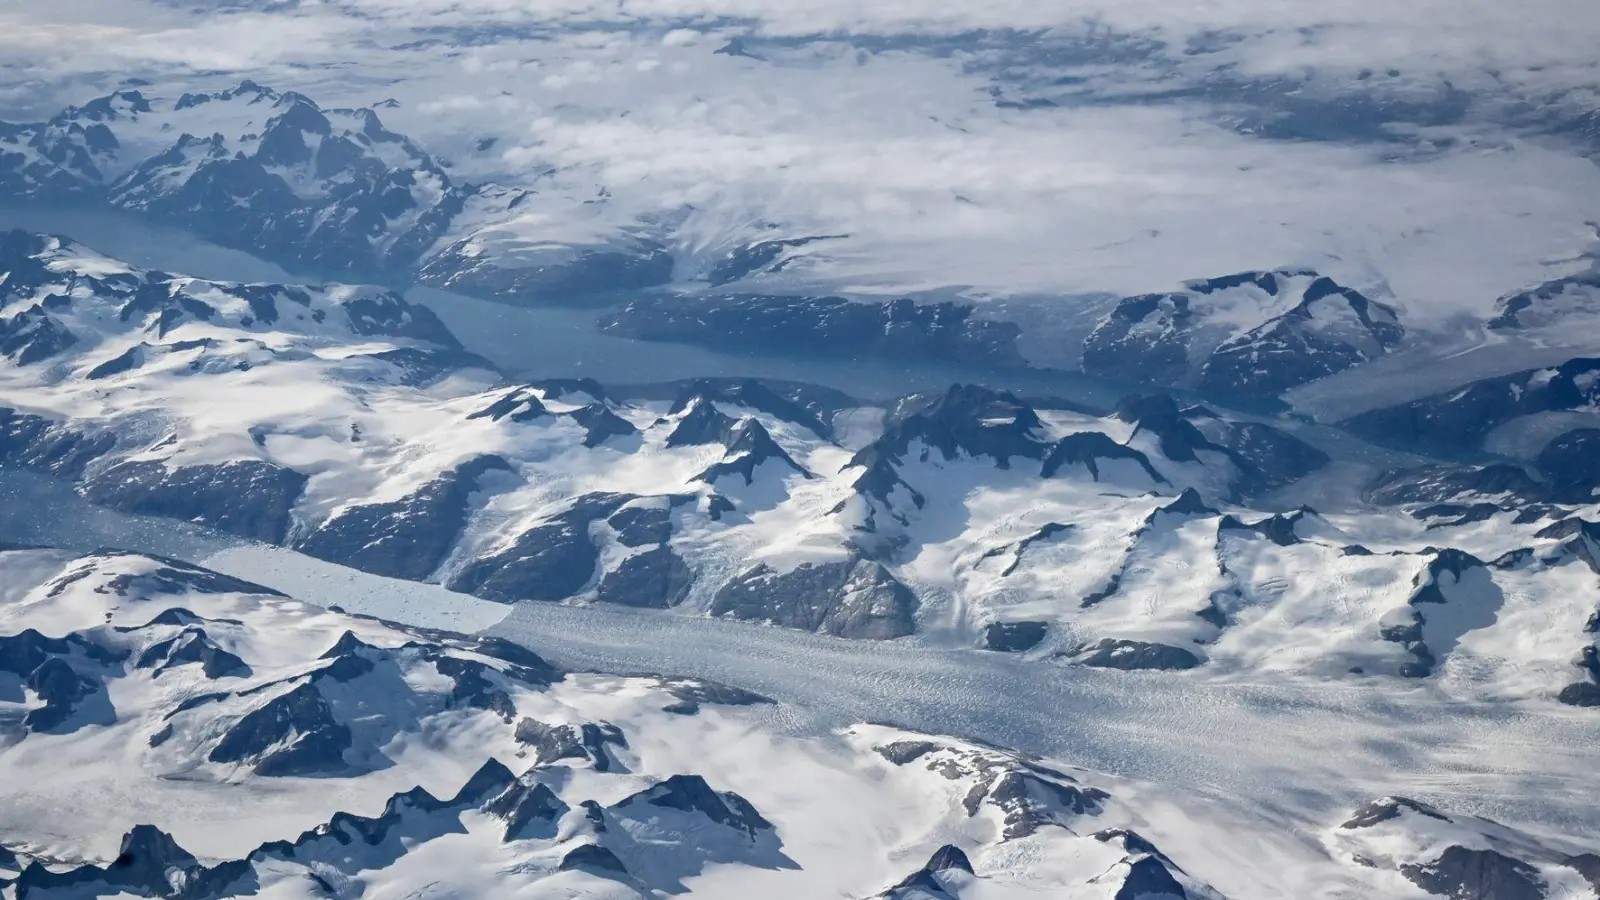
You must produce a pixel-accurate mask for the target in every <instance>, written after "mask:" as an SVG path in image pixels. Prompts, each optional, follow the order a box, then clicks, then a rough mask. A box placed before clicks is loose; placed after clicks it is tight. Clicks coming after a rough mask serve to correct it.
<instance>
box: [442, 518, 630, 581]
mask: <svg viewBox="0 0 1600 900" xmlns="http://www.w3.org/2000/svg"><path fill="white" fill-rule="evenodd" d="M633 499H634V498H633V497H631V496H629V495H626V494H585V495H583V496H582V497H579V498H578V499H577V500H575V501H573V503H572V505H571V506H570V507H568V508H567V509H566V510H563V511H562V512H559V513H557V514H556V515H554V516H551V517H550V518H549V519H546V520H545V521H544V522H543V523H541V524H539V525H537V526H535V527H533V528H531V529H529V530H528V531H525V532H523V533H522V534H521V535H519V536H518V537H517V539H516V540H515V541H514V542H513V543H512V545H511V546H510V547H508V548H506V549H505V550H502V551H500V552H498V553H495V554H492V555H490V556H486V557H481V558H479V559H476V560H473V561H472V562H470V563H468V564H467V565H466V566H464V567H462V569H461V570H460V571H459V572H457V573H456V575H455V577H453V578H452V579H450V582H449V585H448V586H449V587H450V589H451V590H456V591H464V592H466V593H469V594H473V595H475V596H478V597H482V598H483V599H485V600H494V601H496V602H500V603H513V602H516V601H518V600H560V599H562V598H564V597H570V596H572V595H573V594H576V593H578V592H579V591H581V590H582V589H583V588H584V587H585V586H586V585H588V584H589V582H590V581H591V580H592V579H593V578H594V576H595V569H596V567H597V565H598V564H599V561H600V551H599V549H598V548H597V547H596V546H595V543H594V539H593V538H592V537H591V536H590V534H589V526H590V525H591V524H593V523H594V522H595V521H597V520H599V519H604V518H606V517H607V516H610V515H611V514H613V513H615V512H616V511H617V510H618V509H620V508H621V507H622V506H623V505H625V504H626V503H628V502H629V501H630V500H633Z"/></svg>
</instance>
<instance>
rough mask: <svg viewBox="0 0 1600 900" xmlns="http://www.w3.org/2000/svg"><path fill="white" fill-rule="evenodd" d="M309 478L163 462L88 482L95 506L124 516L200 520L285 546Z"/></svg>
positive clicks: (136, 464) (254, 467)
mask: <svg viewBox="0 0 1600 900" xmlns="http://www.w3.org/2000/svg"><path fill="white" fill-rule="evenodd" d="M306 481H307V479H306V476H304V475H302V474H300V473H299V472H296V471H294V470H293V469H286V468H284V467H282V466H277V465H273V464H272V463H268V462H261V461H259V460H235V461H233V462H226V463H218V464H210V465H198V466H181V467H178V468H169V467H168V466H167V464H166V463H165V462H162V461H159V460H139V461H130V462H124V463H119V464H117V465H115V466H112V467H111V468H109V469H106V470H105V471H103V472H99V473H97V474H95V475H94V476H92V477H91V478H89V480H88V481H86V482H85V483H84V486H83V488H84V495H85V496H86V497H88V498H89V500H90V501H91V502H94V503H97V504H100V505H102V506H109V507H111V508H113V509H118V510H121V511H123V512H128V513H136V514H139V515H149V516H161V517H164V518H171V519H182V520H185V521H191V522H198V523H200V524H202V525H206V526H209V527H212V528H215V529H217V530H219V531H226V532H228V533H230V534H236V535H239V536H240V537H246V538H251V539H253V540H258V541H262V542H264V543H269V544H281V543H283V540H284V537H285V536H286V535H287V534H288V531H289V513H290V510H292V509H293V508H294V504H295V502H296V501H297V500H298V499H299V498H300V494H301V492H302V491H303V490H304V489H305V485H306Z"/></svg>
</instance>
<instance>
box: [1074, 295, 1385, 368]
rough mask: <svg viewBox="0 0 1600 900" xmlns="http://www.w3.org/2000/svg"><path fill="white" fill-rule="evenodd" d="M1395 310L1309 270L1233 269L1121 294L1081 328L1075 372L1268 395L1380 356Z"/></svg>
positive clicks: (1383, 349) (1383, 350)
mask: <svg viewBox="0 0 1600 900" xmlns="http://www.w3.org/2000/svg"><path fill="white" fill-rule="evenodd" d="M1404 336H1405V329H1404V328H1403V327H1402V326H1401V323H1400V319H1399V314H1398V312H1397V311H1396V310H1395V309H1394V308H1393V307H1392V306H1390V305H1387V304H1384V303H1380V302H1378V301H1376V300H1373V299H1370V298H1368V297H1367V296H1366V295H1365V294H1363V293H1361V292H1360V291H1357V290H1355V289H1353V288H1349V287H1345V286H1344V285H1341V284H1339V283H1338V282H1336V281H1334V280H1333V279H1331V278H1328V277H1326V276H1323V275H1319V274H1317V273H1316V272H1314V271H1309V270H1279V271H1272V272H1241V273H1238V274H1235V275H1227V276H1223V277H1219V278H1209V279H1205V280H1202V281H1193V282H1190V283H1189V284H1187V285H1186V286H1185V289H1184V290H1183V291H1178V292H1173V293H1167V294H1150V295H1145V296H1139V297H1127V298H1124V299H1123V300H1121V301H1120V302H1118V303H1117V305H1116V307H1115V308H1114V309H1113V310H1112V311H1111V313H1110V314H1109V315H1107V316H1106V318H1105V319H1103V320H1102V321H1101V322H1100V324H1099V326H1098V327H1097V328H1096V329H1095V330H1094V332H1093V333H1092V334H1090V335H1089V338H1088V340H1087V341H1086V342H1085V343H1084V347H1083V370H1084V371H1085V372H1088V373H1090V374H1094V375H1105V376H1109V377H1114V378H1119V379H1121V380H1124V381H1131V382H1144V383H1148V384H1158V385H1162V386H1167V387H1194V388H1197V389H1200V390H1203V391H1208V392H1214V393H1218V394H1222V395H1224V396H1228V395H1233V396H1237V395H1241V394H1266V395H1275V394H1279V393H1282V392H1283V391H1286V390H1288V389H1289V388H1292V387H1296V386H1298V385H1301V384H1305V383H1306V382H1309V381H1314V380H1316V379H1318V378H1322V377H1324V376H1327V375H1332V374H1333V373H1335V372H1340V371H1343V370H1345V369H1348V368H1350V367H1352V366H1355V365H1359V364H1361V363H1363V362H1366V361H1368V360H1371V359H1375V358H1377V357H1379V356H1382V355H1383V354H1384V353H1385V352H1387V351H1388V350H1390V349H1392V348H1394V347H1395V346H1396V345H1398V344H1399V343H1400V341H1401V339H1402V338H1403V337H1404Z"/></svg>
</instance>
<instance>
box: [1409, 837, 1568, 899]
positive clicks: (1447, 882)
mask: <svg viewBox="0 0 1600 900" xmlns="http://www.w3.org/2000/svg"><path fill="white" fill-rule="evenodd" d="M1400 873H1401V874H1402V875H1404V876H1405V877H1406V880H1408V881H1410V882H1411V883H1412V884H1414V885H1416V886H1417V887H1420V888H1422V889H1423V890H1425V891H1427V892H1429V893H1431V894H1437V895H1439V896H1441V897H1450V898H1454V900H1545V881H1544V877H1543V876H1541V875H1540V874H1539V870H1538V869H1535V868H1534V867H1533V866H1531V865H1529V864H1528V863H1526V862H1523V861H1522V860H1520V859H1517V858H1515V857H1511V856H1507V855H1505V854H1503V853H1500V852H1499V851H1496V850H1469V849H1467V848H1466V847H1459V846H1452V847H1448V848H1446V849H1445V851H1444V853H1443V854H1441V855H1440V856H1439V858H1438V859H1436V860H1434V861H1433V862H1431V863H1425V864H1414V863H1407V864H1405V865H1402V866H1401V867H1400Z"/></svg>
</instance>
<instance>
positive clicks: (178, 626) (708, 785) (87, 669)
mask: <svg viewBox="0 0 1600 900" xmlns="http://www.w3.org/2000/svg"><path fill="white" fill-rule="evenodd" d="M0 576H3V581H4V583H5V585H6V588H5V595H4V605H3V606H0V685H6V687H5V690H4V693H0V773H3V775H4V777H5V780H6V784H8V785H10V786H12V787H13V789H12V790H10V791H9V792H8V798H7V803H6V804H5V806H4V808H3V809H0V892H3V893H4V895H5V896H8V897H14V898H16V900H25V898H30V897H32V898H45V897H81V896H109V895H115V896H149V897H169V898H190V900H203V898H212V897H235V896H272V897H326V896H330V895H331V896H356V895H359V896H372V897H404V896H416V895H418V894H419V893H422V894H426V895H429V896H459V897H472V896H493V895H513V896H525V897H541V898H543V897H552V898H554V897H562V898H634V897H663V896H674V895H683V894H690V895H694V896H702V897H711V898H719V897H727V898H734V897H750V896H796V897H799V896H806V897H813V896H815V897H821V896H843V897H860V898H867V897H893V898H901V900H911V898H917V900H926V898H975V900H983V898H1019V900H1020V898H1025V897H1036V896H1051V897H1061V898H1072V900H1173V898H1178V900H1217V898H1223V897H1229V898H1239V900H1253V898H1262V900H1266V898H1274V897H1281V896H1284V895H1285V893H1286V892H1287V893H1290V894H1292V895H1293V896H1300V897H1321V898H1337V897H1349V896H1383V897H1395V898H1417V900H1423V898H1427V897H1441V898H1443V897H1453V898H1461V897H1482V898H1499V897H1530V898H1545V897H1550V898H1554V897H1558V896H1571V897H1584V896H1593V893H1592V892H1593V890H1594V887H1593V885H1594V865H1593V860H1594V858H1595V857H1594V853H1593V849H1592V847H1590V846H1589V845H1587V844H1585V843H1583V841H1582V839H1581V837H1580V838H1576V839H1571V840H1569V839H1562V838H1556V837H1551V836H1534V835H1532V834H1529V833H1526V832H1522V831H1518V830H1516V829H1513V828H1508V827H1505V826H1501V825H1498V824H1496V823H1493V822H1488V821H1486V820H1482V819H1478V818H1474V817H1471V816H1466V815H1456V814H1450V813H1447V812H1443V811H1440V810H1437V809H1434V808H1432V807H1429V806H1426V805H1423V804H1419V803H1415V802H1412V801H1406V800H1398V799H1389V798H1386V799H1381V800H1378V801H1375V802H1374V803H1372V804H1371V805H1368V806H1366V807H1363V808H1362V809H1359V810H1356V811H1354V813H1353V815H1350V814H1347V815H1345V816H1341V817H1340V819H1339V820H1338V821H1339V822H1342V824H1337V823H1335V822H1326V823H1304V824H1299V825H1295V826H1293V830H1289V831H1286V830H1285V822H1284V820H1283V819H1282V818H1280V817H1279V816H1278V815H1276V814H1275V813H1274V811H1272V810H1269V809H1265V808H1254V807H1251V806H1250V805H1248V804H1241V803H1217V802H1214V801H1207V800H1204V799H1202V795H1201V794H1199V793H1195V792H1192V791H1190V790H1188V789H1186V788H1184V787H1183V786H1181V785H1179V784H1175V783H1173V784H1165V785H1153V784H1145V783H1139V782H1134V781H1128V780H1124V779H1119V778H1115V777H1111V776H1108V775H1105V774H1103V773H1098V772H1093V771H1087V770H1084V769H1080V768H1075V767H1072V766H1071V765H1070V764H1066V763H1063V762H1058V761H1052V760H1047V759H1040V758H1037V757H1034V756H1031V755H1028V754H1024V753H1018V752H1014V751H1010V750H1006V749H1003V748H1000V747H995V746H992V745H988V744H984V743H981V742H975V741H971V740H965V739H958V738H953V737H948V736H941V735H934V734H925V733H920V732H915V731H908V730H905V729H902V728H897V727H893V726H887V725H868V724H858V725H855V726H852V727H846V728H844V729H842V730H838V731H832V732H828V733H814V732H801V733H792V732H790V731H788V730H786V728H785V726H784V722H785V721H786V715H785V708H784V707H782V706H781V705H777V704H774V703H773V702H772V701H770V700H767V699H765V698H763V697H760V696H757V695H754V694H750V693H748V692H745V691H740V690H737V689H734V688H729V687H725V686H721V685H717V684H711V683H706V682H697V681H691V680H686V679H678V678H663V677H657V676H631V677H624V676H616V675H609V674H604V673H594V672H586V673H568V672H563V671H560V670H559V669H557V668H555V667H553V666H551V665H549V664H547V663H546V662H545V661H544V660H543V659H541V658H540V657H538V656H536V655H534V654H533V653H531V652H530V651H528V650H526V649H523V648H521V647H519V646H518V645H515V644H511V643H508V642H506V641H503V640H496V639H490V638H477V637H469V636H465V635H460V634H453V633H449V632H441V631H428V630H423V629H416V628H407V627H405V626H401V625H397V624H393V623H386V622H383V621H379V620H375V619H370V618H359V617H353V616H349V615H345V614H343V613H340V612H339V611H337V610H333V609H323V608H319V607H315V606H312V605H309V604H306V603H303V602H300V601H298V600H295V599H293V598H290V597H286V596H284V595H282V594H279V593H276V592H274V591H272V590H270V589H268V588H264V587H261V586H259V585H254V584H251V583H248V582H243V581H240V580H238V579H235V578H230V577H228V576H225V575H220V574H218V573H216V572H212V571H209V570H206V569H202V568H199V567H196V566H192V565H190V564H187V563H182V562H178V561H176V560H170V559H162V558H154V557H148V556H139V555H136V554H131V553H126V552H122V551H109V550H108V551H98V552H95V553H90V554H87V555H80V554H75V553H69V552H64V551H59V550H53V549H49V548H24V547H16V546H7V547H5V548H3V549H0ZM780 773H781V774H780ZM1490 870H1492V871H1490ZM1486 871H1488V872H1490V876H1492V877H1490V878H1489V880H1487V881H1472V880H1471V879H1472V878H1474V877H1480V878H1481V877H1489V876H1484V875H1483V874H1482V873H1483V872H1486ZM1495 879H1499V880H1495ZM1506 884H1514V885H1516V886H1518V889H1519V890H1523V891H1524V893H1520V894H1507V893H1496V892H1495V891H1497V890H1504V887H1503V886H1504V885H1506ZM1562 890H1566V891H1567V893H1565V894H1563V893H1560V891H1562ZM1470 891H1477V892H1476V893H1473V892H1470Z"/></svg>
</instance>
